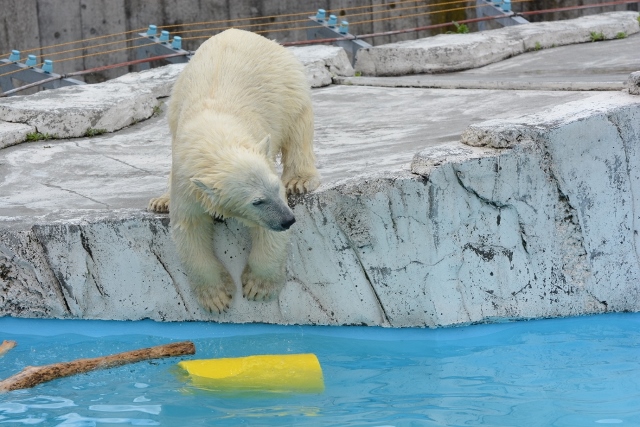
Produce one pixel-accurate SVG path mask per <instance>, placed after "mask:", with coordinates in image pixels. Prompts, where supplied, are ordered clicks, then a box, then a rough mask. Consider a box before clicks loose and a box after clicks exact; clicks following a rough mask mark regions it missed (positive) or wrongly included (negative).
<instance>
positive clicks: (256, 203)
mask: <svg viewBox="0 0 640 427" xmlns="http://www.w3.org/2000/svg"><path fill="white" fill-rule="evenodd" d="M263 203H264V200H262V199H256V200H254V201H253V206H260V205H261V204H263Z"/></svg>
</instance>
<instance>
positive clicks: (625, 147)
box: [606, 114, 640, 266]
mask: <svg viewBox="0 0 640 427" xmlns="http://www.w3.org/2000/svg"><path fill="white" fill-rule="evenodd" d="M606 118H607V121H609V123H611V124H612V125H613V126H614V127H615V128H616V131H617V132H618V137H619V138H620V141H621V142H622V148H623V150H624V156H625V163H626V170H627V179H628V180H629V194H630V195H631V227H632V229H633V230H632V232H633V233H636V232H637V230H638V229H637V227H636V225H637V224H636V215H635V212H634V211H633V209H634V207H635V204H636V195H635V192H634V191H633V183H632V180H631V162H630V160H629V147H628V144H627V141H626V139H625V138H624V135H623V132H622V129H621V126H620V123H618V122H617V121H616V120H615V116H614V115H613V114H608V115H607V116H606ZM635 139H636V140H637V139H638V138H635ZM630 240H631V245H632V246H633V252H634V254H635V257H636V262H637V264H638V266H640V253H638V245H637V244H636V239H635V237H634V236H632V237H631V239H630Z"/></svg>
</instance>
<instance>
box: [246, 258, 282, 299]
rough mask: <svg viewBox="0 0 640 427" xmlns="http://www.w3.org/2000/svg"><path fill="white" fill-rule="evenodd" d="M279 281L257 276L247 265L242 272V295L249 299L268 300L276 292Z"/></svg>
mask: <svg viewBox="0 0 640 427" xmlns="http://www.w3.org/2000/svg"><path fill="white" fill-rule="evenodd" d="M279 282H280V281H277V282H276V281H272V280H269V279H265V278H262V277H258V276H256V275H255V274H254V273H253V272H252V271H251V269H250V268H249V267H248V266H247V268H245V270H244V272H243V273H242V295H243V296H244V297H245V298H246V299H248V300H250V301H268V300H270V299H272V298H273V297H275V296H276V295H277V294H278V292H279V290H280V288H281V287H282V286H281V285H280V283H279Z"/></svg>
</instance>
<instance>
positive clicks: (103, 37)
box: [0, 28, 145, 56]
mask: <svg viewBox="0 0 640 427" xmlns="http://www.w3.org/2000/svg"><path fill="white" fill-rule="evenodd" d="M142 31H145V28H140V29H137V30H130V31H124V32H122V33H115V34H106V35H104V36H96V37H91V38H89V39H82V40H75V41H72V42H66V43H59V44H54V45H50V46H43V47H34V48H33V49H25V50H21V51H20V53H29V52H35V51H38V50H47V49H53V48H54V47H60V46H68V45H70V44H76V43H84V42H88V41H93V40H99V39H105V38H108V37H116V36H121V35H124V34H131V33H139V32H142ZM6 55H9V53H3V54H1V55H0V56H6ZM38 56H42V55H38Z"/></svg>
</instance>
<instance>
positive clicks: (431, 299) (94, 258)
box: [0, 92, 640, 327]
mask: <svg viewBox="0 0 640 427" xmlns="http://www.w3.org/2000/svg"><path fill="white" fill-rule="evenodd" d="M639 161H640V100H639V99H638V98H637V97H636V96H633V95H629V94H628V93H623V92H619V93H616V92H605V93H603V94H601V95H598V96H595V97H593V98H590V101H589V102H586V103H585V102H584V101H580V102H574V103H568V104H566V105H563V106H561V107H558V108H555V109H554V110H552V111H550V112H547V113H545V115H544V116H536V115H533V116H526V117H521V118H518V119H514V120H507V121H505V120H500V121H489V122H484V123H480V124H478V125H474V126H471V127H470V128H469V129H468V130H467V131H466V132H465V133H464V134H463V137H462V141H461V142H460V143H450V144H444V145H440V146H436V147H432V148H429V149H426V150H424V151H422V152H420V153H418V154H417V155H416V156H415V158H414V160H413V162H412V165H411V170H410V171H397V172H393V173H392V172H386V173H377V174H372V175H365V176H359V177H357V178H354V179H350V180H346V181H342V182H339V183H336V184H335V185H332V186H328V187H323V189H322V190H321V191H319V192H316V193H313V194H310V195H307V196H305V197H300V198H298V199H296V200H291V203H292V204H293V205H294V212H295V215H296V218H297V223H296V227H294V231H293V242H292V247H291V255H290V259H289V263H288V283H287V285H286V287H285V288H284V290H283V292H282V293H281V295H280V297H279V298H278V299H277V300H274V301H271V302H265V303H255V302H249V301H246V300H244V299H243V298H242V296H241V293H240V291H238V292H237V293H236V296H235V300H234V302H233V306H232V308H231V310H230V311H229V312H228V313H225V314H223V315H220V316H214V315H210V314H208V313H205V312H204V311H203V310H201V309H200V308H199V307H198V305H197V303H196V302H195V299H194V298H193V296H192V294H191V292H190V291H189V287H188V284H187V281H186V277H185V275H184V272H183V271H182V268H181V266H180V264H179V262H178V260H177V257H176V255H175V250H174V247H173V243H172V241H171V239H170V237H169V224H168V219H167V217H166V216H164V215H152V214H149V213H145V212H141V211H139V210H117V211H106V210H105V211H104V212H100V211H92V213H90V214H87V213H83V212H81V211H79V212H77V215H76V216H74V217H68V218H56V219H55V220H47V218H40V219H38V220H36V223H35V224H34V225H32V226H30V227H26V228H25V227H24V226H20V225H19V224H14V225H12V224H11V222H10V220H8V219H5V220H4V224H5V226H4V228H3V229H2V239H1V242H2V243H1V244H0V289H2V293H0V301H1V302H2V304H1V305H0V307H1V308H0V315H13V316H30V317H31V316H33V317H82V318H89V319H92V318H98V319H141V318H152V319H157V320H216V321H220V322H267V323H272V322H273V323H284V324H330V325H344V324H366V325H382V326H394V327H401V326H430V327H433V326H444V325H458V324H465V323H471V322H484V321H492V320H497V319H505V318H516V319H526V318H539V317H552V316H566V315H577V314H587V313H600V312H607V311H638V310H640V295H639V292H640V287H639V286H638V284H639V283H640V262H639V252H638V244H639V243H640V242H639V241H638V239H639V237H638V227H639V224H640V199H639V197H640V193H639V192H640V170H638V168H637V165H638V164H639ZM213 242H214V246H215V248H216V252H217V254H218V256H219V257H220V259H221V260H222V261H223V263H225V264H226V265H227V266H228V268H229V270H230V272H231V274H232V276H233V277H234V279H235V280H236V283H238V282H239V276H240V273H241V271H242V268H243V266H244V264H245V262H246V258H247V256H248V249H249V240H248V237H247V233H246V230H244V229H243V228H242V227H240V226H239V225H238V224H237V223H236V222H234V221H232V220H230V221H227V222H221V223H219V224H218V226H217V227H216V230H215V234H214V236H213Z"/></svg>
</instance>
